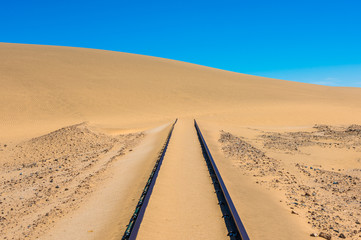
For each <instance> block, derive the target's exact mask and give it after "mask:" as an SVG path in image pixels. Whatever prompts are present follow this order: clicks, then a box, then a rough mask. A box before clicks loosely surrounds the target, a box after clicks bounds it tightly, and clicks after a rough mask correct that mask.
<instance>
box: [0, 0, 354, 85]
mask: <svg viewBox="0 0 361 240" xmlns="http://www.w3.org/2000/svg"><path fill="white" fill-rule="evenodd" d="M0 41H1V42H14V43H31V44H45V45H61V46H74V47H86V48H97V49H106V50H114V51H122V52H130V53H137V54H144V55H151V56H157V57H164V58H170V59H175V60H181V61H186V62H191V63H196V64H201V65H206V66H210V67H215V68H221V69H225V70H230V71H235V72H241V73H247V74H255V75H260V76H266V77H273V78H280V79H286V80H294V81H301V82H309V83H316V84H325V85H331V86H357V87H361V1H359V0H352V1H350V0H343V1H341V0H338V1H333V0H328V1H324V0H312V1H309V0H303V1H289V0H288V1H279V0H274V1H265V0H262V1H261V0H259V1H257V0H253V1H252V0H248V1H229V0H223V1H211V0H209V1H196V0H193V1H188V0H183V1H169V0H168V1H157V0H154V1H136V0H132V1H130V0H127V1H123V0H118V1H108V0H103V1H90V0H89V1H83V0H79V1H75V0H73V1H68V0H63V1H49V0H46V1H45V0H22V1H18V0H12V1H7V0H6V1H5V0H0Z"/></svg>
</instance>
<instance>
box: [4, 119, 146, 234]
mask: <svg viewBox="0 0 361 240" xmlns="http://www.w3.org/2000/svg"><path fill="white" fill-rule="evenodd" d="M142 136H143V135H142V134H128V135H120V136H107V135H104V134H99V133H95V132H92V131H91V130H90V129H89V127H88V126H87V125H86V124H77V125H73V126H68V127H65V128H62V129H59V130H57V131H54V132H52V133H49V134H47V135H44V136H41V137H37V138H34V139H31V140H29V141H25V142H22V143H20V144H18V145H16V146H10V147H8V148H6V149H5V150H4V151H2V152H0V158H1V160H2V168H1V169H0V171H1V174H0V175H1V182H2V183H3V184H1V185H0V196H1V199H0V211H1V213H2V214H1V220H0V224H1V226H2V227H1V228H0V236H1V239H24V238H25V237H30V238H31V239H34V238H35V237H36V236H38V235H39V234H41V233H42V232H43V231H44V230H46V229H48V228H49V227H51V226H52V223H53V222H54V221H55V220H56V219H58V218H60V217H62V216H64V215H65V214H67V213H69V212H71V211H72V210H74V209H76V208H77V207H78V206H79V205H80V204H81V202H83V201H84V200H85V199H86V197H87V195H88V194H89V193H91V192H92V191H94V189H95V188H94V186H95V183H100V182H101V181H102V179H103V178H104V177H105V175H104V174H102V173H104V172H105V170H107V168H108V167H109V166H110V165H111V164H112V161H113V159H114V158H115V157H117V156H119V155H123V154H124V153H125V152H126V151H127V150H128V149H131V148H132V147H134V145H135V144H136V143H138V142H139V140H140V139H141V138H142Z"/></svg>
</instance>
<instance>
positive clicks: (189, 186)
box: [138, 119, 228, 239]
mask: <svg viewBox="0 0 361 240" xmlns="http://www.w3.org/2000/svg"><path fill="white" fill-rule="evenodd" d="M143 222H144V223H142V225H141V228H140V231H139V235H138V238H139V239H227V233H228V232H227V229H226V226H225V224H224V221H223V219H222V212H221V211H220V208H219V206H218V200H217V196H216V194H215V193H214V187H213V185H212V181H211V179H210V176H209V172H208V170H207V165H206V162H205V160H204V158H203V155H202V149H201V146H200V144H199V141H198V138H197V134H196V130H195V128H194V126H193V121H192V120H190V119H188V120H183V119H180V120H179V121H178V123H177V124H176V126H175V129H174V131H173V137H172V139H171V141H170V143H169V147H168V150H167V154H166V156H165V158H164V163H163V164H162V167H161V170H160V173H159V176H158V178H157V182H156V185H155V187H154V190H153V194H152V197H151V199H150V201H149V205H148V207H147V210H146V213H145V216H144V219H143Z"/></svg>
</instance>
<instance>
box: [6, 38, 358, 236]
mask: <svg viewBox="0 0 361 240" xmlns="http://www.w3.org/2000/svg"><path fill="white" fill-rule="evenodd" d="M0 62H1V64H0V86H1V88H0V163H1V169H0V171H1V177H2V179H1V184H0V191H1V192H0V194H1V195H0V196H1V203H0V208H1V211H2V212H0V213H1V216H0V234H2V235H0V236H1V238H3V239H4V237H7V238H8V239H12V238H13V239H22V238H23V236H24V234H25V235H28V236H29V238H30V239H34V237H36V236H39V237H40V236H41V237H42V238H41V239H57V238H58V236H59V235H62V236H70V237H69V238H67V237H66V238H65V237H64V238H62V239H104V237H106V238H107V239H118V237H119V236H121V232H122V231H123V230H124V228H125V224H127V221H128V220H129V218H130V215H131V213H132V211H133V209H134V207H135V204H136V201H137V198H138V195H140V191H141V190H142V188H143V187H144V185H145V180H146V179H147V177H148V176H149V174H150V169H151V167H152V164H153V163H154V161H155V157H156V155H157V152H158V151H159V150H160V148H161V146H162V144H163V142H164V139H165V136H166V134H167V131H168V130H169V128H167V127H166V126H169V124H171V123H172V122H173V121H174V119H175V118H177V117H178V118H181V119H182V121H180V122H179V126H177V127H176V129H175V134H174V136H173V137H172V140H171V143H170V148H169V156H166V158H165V162H164V166H163V167H162V169H161V172H160V176H159V182H158V183H157V185H156V187H155V189H154V196H152V198H151V202H150V205H149V212H146V216H145V220H144V226H143V227H144V228H143V229H142V228H141V231H140V234H142V236H143V237H144V238H145V239H151V238H152V236H155V235H156V234H157V233H159V232H157V231H158V229H157V228H156V227H154V226H157V225H156V224H158V223H157V222H155V220H159V221H160V222H164V221H165V217H166V215H167V211H172V214H173V215H174V216H177V219H179V223H180V225H179V226H175V225H173V224H170V223H171V222H166V223H167V224H168V228H169V229H168V230H167V229H166V230H164V232H163V233H162V234H164V236H169V235H168V234H171V233H170V230H174V231H176V232H179V234H177V236H176V237H177V238H179V239H182V235H181V234H182V233H183V232H182V231H181V230H180V229H187V231H186V230H184V231H185V232H184V234H187V236H188V234H189V235H191V234H193V235H194V234H195V235H194V236H196V235H197V234H199V236H203V235H202V234H207V232H208V230H207V228H209V227H211V226H212V227H211V229H212V231H214V236H218V235H217V234H220V235H222V234H223V232H222V231H223V230H224V229H223V230H222V227H224V226H223V225H222V224H219V221H218V218H216V217H209V218H208V219H207V224H202V225H201V226H200V227H199V229H202V230H201V231H200V230H199V229H193V232H192V231H190V230H191V229H192V228H188V226H194V224H197V222H199V221H200V220H201V219H203V218H205V217H206V216H205V215H204V214H203V213H202V214H201V213H199V214H197V215H196V219H197V221H194V222H193V221H187V219H189V218H190V216H193V215H191V214H194V213H190V212H191V208H190V207H189V206H183V205H182V207H177V206H179V205H177V204H180V200H176V201H172V200H173V199H172V198H173V197H174V196H177V195H176V194H177V193H175V192H174V190H172V188H170V186H169V184H170V183H173V184H174V185H176V186H177V188H179V189H182V192H183V193H184V194H185V195H188V194H191V193H193V192H192V191H196V192H200V193H202V194H200V195H199V196H198V195H197V198H194V199H193V200H192V201H193V202H192V204H194V205H198V204H199V202H204V205H202V208H204V209H207V210H205V211H206V213H207V214H210V216H216V215H217V214H219V213H217V211H216V209H215V208H214V207H215V205H214V201H213V200H215V199H214V198H215V196H213V195H212V191H211V190H212V189H211V185H208V183H207V181H208V180H209V179H208V178H207V169H206V168H204V171H203V172H202V171H201V169H202V168H203V167H204V166H205V165H202V164H204V163H203V162H202V161H201V159H200V156H199V150H200V148H199V146H198V145H196V144H195V142H196V138H195V132H194V130H193V129H192V127H191V120H192V119H193V118H196V119H197V120H198V121H199V123H200V127H201V129H202V131H204V134H205V138H206V141H207V142H208V144H209V145H210V148H211V150H212V153H213V154H214V158H215V161H216V162H217V164H219V168H220V171H221V173H222V176H223V178H224V181H225V183H226V185H227V187H228V188H229V191H230V194H231V196H232V198H233V201H234V203H235V205H236V207H237V209H238V212H239V214H240V216H241V218H242V221H244V223H245V227H246V229H247V231H248V232H249V234H250V236H251V238H252V239H307V238H308V237H309V235H310V234H311V233H316V234H319V233H320V232H325V233H327V234H331V235H332V236H333V237H334V238H335V237H339V236H340V234H341V233H342V234H344V235H345V236H346V237H347V238H354V239H357V238H358V234H359V233H354V232H353V231H355V230H356V231H359V224H357V223H356V222H357V221H360V219H359V214H360V211H359V208H357V206H358V205H357V204H355V203H352V202H355V201H357V199H358V198H356V199H353V198H352V197H354V195H357V194H358V195H359V192H358V189H359V185H358V180H357V179H356V178H357V177H358V174H359V172H358V171H359V169H360V168H361V166H360V161H359V159H361V156H360V151H359V147H358V142H359V141H360V137H359V136H358V135H357V134H356V135H355V134H354V136H352V137H347V136H346V137H345V136H344V135H343V134H344V133H341V132H342V131H344V132H346V129H347V128H348V127H350V126H351V125H352V124H359V125H360V124H361V120H360V119H361V89H360V88H343V87H327V86H320V85H312V84H305V83H297V82H290V81H282V80H277V79H269V78H262V77H256V76H250V75H245V74H239V73H233V72H227V71H223V70H218V69H213V68H208V67H204V66H199V65H194V64H189V63H184V62H178V61H173V60H168V59H162V58H155V57H148V56H141V55H135V54H128V53H119V52H111V51H102V50H94V49H81V48H69V47H54V46H39V45H24V44H9V43H0ZM84 122H86V123H84ZM316 124H318V125H321V126H323V125H327V126H329V127H330V128H331V129H336V130H337V129H338V130H339V131H341V132H340V133H334V132H331V133H330V132H327V131H326V132H325V131H324V133H320V131H319V130H317V129H316V128H313V127H314V126H315V125H316ZM66 126H68V127H66ZM160 126H163V127H160ZM159 127H160V128H159ZM152 129H153V130H152ZM161 129H163V130H161ZM177 129H178V130H177ZM342 129H343V130H342ZM56 130H57V131H56ZM53 131H56V132H53ZM221 131H224V132H223V134H229V135H227V136H228V137H227V138H224V136H225V135H223V138H222V132H221ZM81 132H82V133H81ZM305 132H306V133H305ZM321 132H322V131H321ZM317 134H324V135H325V134H326V135H325V137H317V136H316V135H317ZM314 135H315V136H314ZM173 138H174V139H173ZM227 139H228V140H227ZM229 139H233V140H234V141H233V140H232V141H229ZM237 142H238V143H244V146H246V147H244V148H242V151H241V154H238V153H237V152H236V151H235V149H237V148H234V146H237ZM234 144H236V145H234ZM182 149H189V152H188V151H186V152H184V151H183V150H182ZM130 150H132V151H130ZM251 153H252V154H251ZM187 154H188V155H187ZM186 156H187V158H186V159H187V160H189V161H184V162H183V161H182V159H183V158H184V157H186ZM191 159H193V160H194V161H191ZM269 159H271V160H269ZM56 160H57V161H56ZM166 160H167V161H166ZM266 160H267V161H268V160H269V163H268V164H255V162H257V161H260V163H263V161H266ZM93 161H94V162H93ZM247 163H248V165H247ZM256 165H257V166H256ZM59 167H61V168H59ZM310 167H312V169H310ZM50 168H51V169H50ZM177 168H179V171H176V169H177ZM250 168H252V169H250ZM272 168H273V169H276V171H273V170H272V171H271V170H270V169H272ZM314 168H317V169H320V170H318V171H315V170H313V169H314ZM164 169H166V170H167V171H163V170H164ZM196 169H198V170H199V171H195V170H196ZM339 169H340V170H339ZM56 170H57V171H56ZM193 171H194V174H192V175H187V172H193ZM278 171H281V172H282V177H281V176H280V174H281V173H279V172H278ZM287 172H288V173H287ZM20 173H22V174H21V175H20ZM117 173H122V174H117ZM90 175H91V177H89V176H90ZM253 175H256V176H253ZM348 176H352V178H355V179H353V180H354V181H355V182H356V185H355V184H353V182H352V184H353V185H352V186H351V185H350V186H349V185H348V184H350V182H348V181H349V179H348V180H347V179H346V178H347V177H348ZM179 177H183V178H185V180H184V181H179ZM51 178H54V180H53V182H50V180H51ZM136 179H137V180H136ZM290 179H292V181H296V182H297V184H296V185H295V183H292V184H289V182H290V181H291V180H290ZM316 179H317V181H322V180H324V182H325V181H327V184H330V185H331V187H330V188H327V189H325V187H328V186H327V184H326V185H323V184H321V183H320V182H318V183H317V182H315V181H316ZM143 180H144V181H143ZM276 180H278V182H276ZM330 181H332V184H331V183H330ZM334 181H336V182H339V184H333V182H334ZM190 182H196V183H197V184H194V186H192V188H188V187H187V186H189V183H190ZM81 184H84V186H83V185H81ZM158 184H159V186H158ZM198 184H199V185H198ZM57 185H59V188H56V186H57ZM79 185H80V186H81V191H80V190H79V189H78V190H77V186H79ZM299 185H301V186H299ZM334 185H337V187H336V190H334V188H335V186H334ZM305 186H306V187H310V188H309V189H308V188H306V187H305ZM49 188H50V190H49ZM65 188H67V189H68V190H66V191H65ZM348 188H350V190H347V189H348ZM40 190H41V191H40ZM301 190H302V191H303V192H301ZM346 190H347V192H349V193H350V194H348V193H347V194H346V193H344V192H345V191H346ZM292 191H293V192H292ZM305 191H308V192H307V193H308V194H311V196H312V197H311V196H307V195H305ZM313 192H316V194H317V195H316V196H313V195H312V193H313ZM168 193H173V194H172V195H170V194H168ZM351 193H352V194H351ZM72 194H77V195H76V196H77V197H76V200H74V201H72V199H73V198H72V196H73V195H72ZM173 195H174V196H173ZM205 196H209V197H206V199H205ZM153 197H154V199H157V200H153ZM47 198H48V201H46V199H47ZM112 198H113V200H112ZM295 199H297V201H295ZM313 200H317V202H318V203H320V204H323V205H329V206H332V207H331V209H329V208H324V209H325V210H326V211H325V212H326V213H327V214H326V215H325V214H323V211H324V210H322V209H319V208H317V207H315V205H314V204H313V203H311V202H313ZM301 201H303V202H301ZM73 202H74V203H73ZM294 202H298V203H299V204H298V205H297V206H295V205H296V204H294ZM321 202H322V203H321ZM349 203H352V204H354V205H352V204H349ZM292 204H293V205H292ZM302 204H305V205H306V207H301V206H303V205H302ZM347 204H349V205H352V206H355V207H354V208H352V207H345V205H347ZM337 205H340V207H338V206H337ZM24 206H26V210H25V209H23V208H24ZM164 206H169V207H168V208H166V209H165V208H163V209H162V208H161V207H164ZM190 206H193V205H190ZM334 206H335V208H337V209H336V210H335V209H333V207H334ZM188 207H189V208H188ZM291 207H292V208H291ZM11 208H12V209H13V210H11ZM50 209H51V210H50ZM158 210H159V212H158ZM292 211H294V212H295V213H294V214H293V213H292ZM155 212H157V213H155ZM312 212H315V213H313V215H312ZM341 212H344V213H342V214H341ZM47 213H49V214H48V215H46V214H47ZM182 213H184V215H182ZM186 213H187V214H186ZM345 214H349V216H346V215H345ZM350 214H352V216H351V215H350ZM327 215H328V216H329V217H328V219H331V220H332V221H331V220H330V221H328V220H327ZM89 216H90V217H89ZM91 216H93V217H91ZM313 218H315V219H313ZM46 219H48V220H46ZM49 219H50V221H49ZM96 219H99V220H98V221H95V220H96ZM115 219H117V220H115ZM325 219H326V220H327V222H326V223H325V222H324V220H325ZM354 219H356V220H354ZM357 219H358V220H357ZM351 220H352V221H354V222H350V221H351ZM335 221H336V222H337V223H338V226H339V227H338V228H337V229H336V227H334V226H333V224H334V222H335ZM29 225H30V227H28V226H29ZM331 225H332V226H331ZM346 225H347V226H349V228H348V227H343V226H346ZM40 226H42V227H40ZM186 226H187V227H186ZM330 226H331V227H332V228H330ZM357 229H358V230H357ZM188 230H189V231H190V232H188ZM206 231H207V232H206ZM341 231H342V232H341ZM212 236H213V233H212ZM222 236H223V235H222ZM173 237H174V236H173ZM208 238H209V236H208ZM215 238H217V237H215ZM58 239H59V238H58ZM190 239H192V238H190ZM217 239H222V238H217Z"/></svg>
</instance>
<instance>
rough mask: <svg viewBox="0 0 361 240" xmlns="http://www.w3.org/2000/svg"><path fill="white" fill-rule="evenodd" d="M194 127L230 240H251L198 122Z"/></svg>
mask: <svg viewBox="0 0 361 240" xmlns="http://www.w3.org/2000/svg"><path fill="white" fill-rule="evenodd" d="M194 126H195V128H196V130H197V134H198V138H199V141H200V144H201V147H202V150H203V154H204V156H205V158H206V162H207V165H208V170H209V173H210V175H211V178H212V180H213V185H214V188H215V190H216V194H217V197H218V200H219V205H220V207H221V211H222V213H223V218H224V221H225V223H226V227H227V229H228V236H230V238H231V239H233V240H249V237H248V234H247V232H246V229H245V227H244V225H243V223H242V221H241V218H240V217H239V215H238V213H237V210H236V208H235V206H234V204H233V201H232V199H231V196H230V195H229V193H228V190H227V188H226V185H225V184H224V182H223V179H222V177H221V174H220V173H219V171H218V168H217V166H216V163H215V162H214V160H213V157H212V155H211V152H210V151H209V148H208V146H207V144H206V141H205V140H204V137H203V135H202V132H201V130H200V128H199V126H198V124H197V121H196V120H194Z"/></svg>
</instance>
